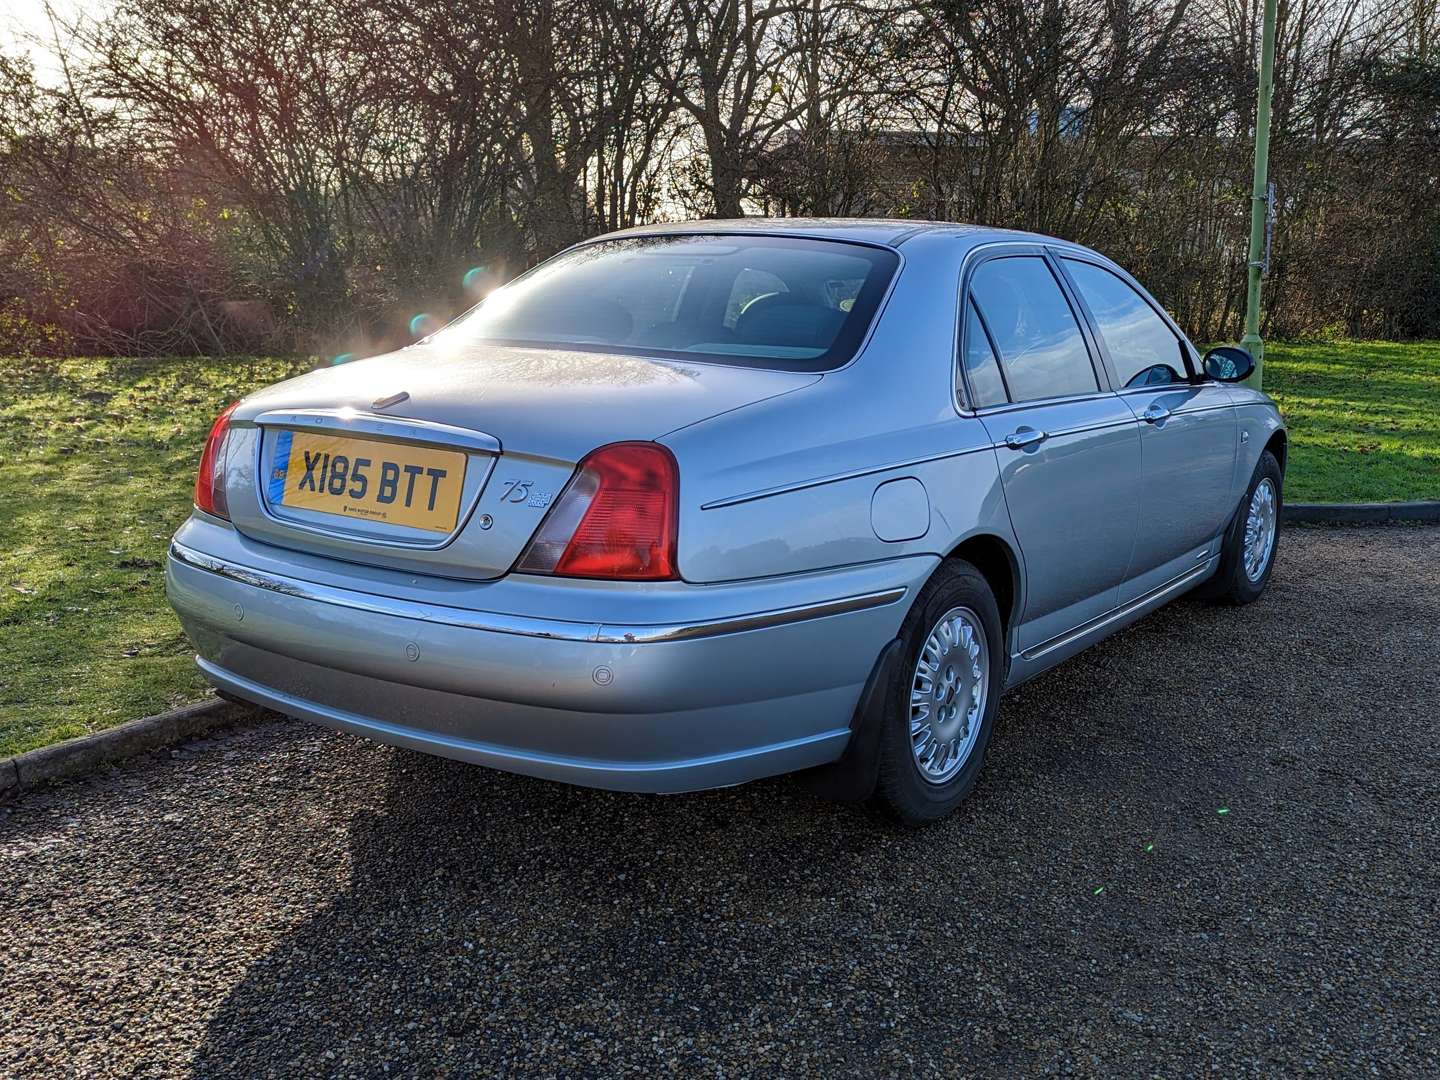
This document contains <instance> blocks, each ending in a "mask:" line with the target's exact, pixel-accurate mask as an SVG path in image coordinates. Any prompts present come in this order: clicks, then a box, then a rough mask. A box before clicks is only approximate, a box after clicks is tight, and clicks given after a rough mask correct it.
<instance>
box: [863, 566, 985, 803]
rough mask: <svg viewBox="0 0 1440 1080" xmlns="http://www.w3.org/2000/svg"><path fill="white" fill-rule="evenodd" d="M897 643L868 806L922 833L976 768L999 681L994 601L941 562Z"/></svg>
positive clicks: (972, 576)
mask: <svg viewBox="0 0 1440 1080" xmlns="http://www.w3.org/2000/svg"><path fill="white" fill-rule="evenodd" d="M899 638H900V642H901V652H900V658H899V662H898V663H897V664H896V665H895V669H894V674H893V676H892V685H891V686H890V687H889V688H888V690H887V694H886V703H885V708H884V712H883V714H882V720H881V732H880V770H879V779H878V782H877V784H876V799H877V801H878V802H879V803H880V805H881V807H882V808H883V809H885V810H886V811H888V812H889V813H890V814H891V815H892V816H893V817H895V818H897V819H898V820H900V821H901V822H903V823H905V824H906V825H912V826H913V825H923V824H926V823H927V822H931V821H938V820H939V819H940V818H942V817H944V816H945V815H947V814H949V813H950V812H951V811H952V810H954V809H955V807H957V806H959V805H960V803H961V802H962V801H963V800H964V799H965V797H966V796H967V795H969V794H970V792H971V791H972V790H974V788H975V779H976V777H977V776H978V775H979V774H980V769H981V766H983V765H984V763H985V750H986V747H987V745H988V744H989V742H990V732H991V729H992V728H993V727H994V725H995V713H996V710H997V709H998V707H999V703H1000V693H1001V691H1002V689H1003V687H1004V675H1005V653H1004V649H1005V643H1004V634H1003V632H1002V629H1001V623H1000V609H999V607H998V606H997V605H996V603H995V594H994V592H992V591H991V589H990V586H989V584H988V583H987V582H986V580H985V578H984V576H983V575H982V574H981V573H980V571H978V570H976V569H975V567H973V566H971V565H970V564H969V563H967V562H963V561H960V560H953V561H949V562H945V563H942V564H941V565H940V567H939V569H938V570H936V571H935V573H934V575H933V576H932V577H931V578H930V580H929V581H928V582H926V583H925V587H924V588H923V589H921V590H920V595H919V596H918V597H917V598H916V600H915V604H914V606H913V607H912V608H911V609H910V613H909V614H908V615H906V616H905V621H904V623H902V624H901V627H900V634H899Z"/></svg>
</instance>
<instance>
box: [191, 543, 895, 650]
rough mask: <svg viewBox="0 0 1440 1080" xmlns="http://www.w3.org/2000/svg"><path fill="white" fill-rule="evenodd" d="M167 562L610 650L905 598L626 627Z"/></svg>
mask: <svg viewBox="0 0 1440 1080" xmlns="http://www.w3.org/2000/svg"><path fill="white" fill-rule="evenodd" d="M170 557H171V558H172V559H174V560H175V561H176V562H179V563H183V564H185V565H186V566H193V567H195V568H196V569H197V570H204V571H206V572H207V573H211V574H218V575H220V576H221V577H226V578H229V579H231V580H232V581H238V582H240V583H241V584H243V585H249V586H250V587H251V588H255V589H265V590H267V591H268V592H275V593H281V594H283V595H285V596H294V597H298V598H300V599H302V600H312V601H314V602H316V603H320V604H333V605H335V606H336V607H344V608H351V609H353V610H356V611H369V612H373V613H375V614H377V615H393V616H395V617H397V618H402V619H418V620H420V621H422V622H430V623H438V624H440V625H443V626H457V627H461V628H463V629H467V630H481V631H486V632H489V633H494V634H518V635H521V636H523V637H537V638H553V639H559V640H562V641H590V642H601V643H605V644H613V645H631V644H637V645H638V644H648V643H651V642H664V641H686V640H691V639H694V638H702V637H714V636H716V635H719V634H738V633H743V632H744V631H746V630H762V629H766V628H768V627H772V626H783V625H784V624H786V623H794V622H803V621H805V620H808V619H823V618H825V617H826V616H827V615H844V614H848V613H849V612H852V611H863V610H865V609H866V608H872V607H881V606H884V605H886V604H893V603H895V601H897V600H899V599H900V598H901V597H903V596H904V595H905V593H906V589H905V588H903V587H900V588H894V589H884V590H882V591H880V592H871V593H863V594H861V595H859V596H846V597H842V598H840V599H838V600H825V601H821V602H819V603H814V604H802V605H799V606H797V607H789V608H779V609H776V610H772V611H758V612H754V613H751V614H748V615H736V616H732V617H728V618H723V619H707V620H702V621H698V622H690V623H660V624H639V625H633V626H626V625H606V624H601V623H591V622H574V621H570V620H566V619H547V618H542V617H539V616H533V615H508V614H505V613H503V612H494V611H468V610H466V609H464V608H456V607H448V606H446V605H443V604H427V603H423V602H420V601H415V600H402V599H398V598H394V597H387V596H379V595H375V594H371V593H362V592H355V591H353V590H350V589H337V588H335V587H333V586H330V585H318V584H316V583H314V582H309V581H297V580H295V579H294V578H285V577H280V576H278V575H275V574H268V573H265V572H264V571H261V570H254V569H252V568H250V567H248V566H241V565H240V564H238V563H234V562H231V561H230V560H228V559H220V558H216V557H215V556H213V555H206V554H205V553H204V552H201V551H196V550H195V549H194V548H189V547H186V546H185V545H184V544H181V543H179V542H178V541H173V540H172V541H171V542H170Z"/></svg>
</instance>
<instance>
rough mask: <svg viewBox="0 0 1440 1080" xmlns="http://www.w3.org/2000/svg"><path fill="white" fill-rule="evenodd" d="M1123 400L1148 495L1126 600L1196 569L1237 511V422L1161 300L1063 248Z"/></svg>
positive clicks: (1066, 267)
mask: <svg viewBox="0 0 1440 1080" xmlns="http://www.w3.org/2000/svg"><path fill="white" fill-rule="evenodd" d="M1058 261H1059V265H1060V266H1061V268H1062V269H1063V270H1064V271H1065V273H1066V274H1067V275H1068V277H1069V280H1070V282H1071V283H1072V285H1073V286H1074V291H1075V293H1076V295H1077V296H1078V298H1079V300H1080V302H1081V308H1082V310H1083V311H1084V312H1085V313H1086V314H1087V315H1088V317H1089V319H1090V323H1091V326H1092V327H1093V330H1094V334H1095V337H1096V340H1097V342H1098V344H1099V346H1100V351H1101V355H1102V356H1103V357H1104V358H1105V360H1106V363H1107V366H1108V369H1109V373H1110V376H1111V378H1112V379H1113V381H1114V383H1115V386H1116V388H1117V390H1118V392H1119V394H1120V397H1121V398H1122V399H1123V400H1124V401H1125V403H1126V404H1127V405H1128V406H1129V408H1130V410H1131V411H1132V412H1133V413H1134V414H1135V417H1136V418H1137V419H1138V420H1139V421H1140V426H1139V431H1140V450H1141V475H1142V481H1141V482H1142V494H1141V501H1140V526H1139V529H1138V530H1137V532H1136V537H1135V553H1134V556H1133V558H1132V560H1131V564H1130V568H1129V570H1128V572H1127V573H1126V578H1127V582H1126V585H1125V586H1124V587H1123V588H1122V591H1121V601H1122V602H1124V601H1125V600H1127V599H1130V598H1132V597H1134V596H1139V595H1141V594H1143V593H1146V592H1148V591H1150V590H1151V589H1153V588H1156V587H1157V586H1159V585H1163V584H1164V583H1166V582H1167V581H1170V580H1171V579H1173V578H1176V577H1179V576H1180V575H1181V574H1184V573H1186V572H1187V571H1189V570H1190V569H1191V568H1192V567H1193V566H1194V564H1195V562H1196V561H1197V558H1198V559H1203V558H1204V556H1205V555H1206V554H1207V553H1208V551H1209V549H1210V548H1209V545H1210V542H1211V541H1213V540H1214V539H1215V538H1216V536H1218V534H1219V533H1220V532H1221V530H1222V529H1223V528H1224V527H1225V523H1226V520H1227V519H1228V517H1229V515H1230V512H1231V511H1232V510H1233V509H1234V506H1233V501H1234V500H1233V495H1232V492H1231V484H1232V480H1233V474H1234V469H1235V453H1236V438H1237V433H1236V423H1235V413H1234V410H1233V408H1232V407H1231V402H1230V394H1229V391H1228V390H1227V389H1226V388H1225V387H1224V386H1223V385H1222V384H1221V383H1217V382H1210V381H1203V382H1202V381H1198V380H1196V379H1195V371H1194V366H1193V365H1194V358H1193V356H1192V354H1191V350H1190V347H1189V345H1188V343H1186V342H1185V341H1184V340H1183V339H1182V337H1181V336H1180V334H1179V333H1178V331H1176V330H1175V328H1174V327H1173V325H1172V324H1171V323H1170V322H1169V320H1168V319H1166V318H1165V317H1164V316H1163V315H1162V314H1161V313H1160V311H1159V309H1158V308H1157V306H1156V305H1155V304H1154V303H1153V301H1151V300H1150V299H1149V298H1148V297H1147V296H1145V295H1144V294H1143V293H1142V292H1141V291H1140V290H1139V289H1138V288H1136V287H1135V286H1134V285H1133V284H1132V283H1131V282H1129V281H1127V280H1126V279H1125V278H1124V277H1122V276H1121V275H1120V274H1118V273H1116V272H1115V271H1114V270H1113V269H1111V268H1109V267H1107V266H1104V265H1103V264H1101V263H1100V262H1098V261H1092V260H1089V259H1084V258H1078V257H1074V256H1071V255H1070V254H1068V253H1067V254H1065V255H1064V256H1063V257H1062V258H1060V259H1059V260H1058Z"/></svg>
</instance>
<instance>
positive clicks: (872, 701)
mask: <svg viewBox="0 0 1440 1080" xmlns="http://www.w3.org/2000/svg"><path fill="white" fill-rule="evenodd" d="M900 644H901V643H900V639H899V638H896V639H895V640H894V641H892V642H890V644H888V645H886V646H885V648H883V649H881V650H880V655H879V656H878V657H877V658H876V660H875V666H874V667H873V668H871V670H870V678H869V679H868V680H867V681H866V683H865V689H864V690H862V691H861V692H860V700H859V702H858V703H857V704H856V706H855V715H854V716H853V717H851V719H850V741H849V743H847V744H846V746H845V753H844V754H842V755H841V756H840V760H839V761H834V762H831V763H830V764H829V765H819V766H816V767H815V768H813V769H806V770H805V771H804V772H801V773H796V774H795V779H796V780H797V781H799V783H800V785H801V786H802V787H804V788H805V790H807V791H809V792H810V793H811V794H812V795H819V796H820V797H821V798H824V799H833V800H835V801H836V802H864V801H865V800H866V799H868V798H869V797H870V796H871V795H873V794H874V793H875V782H876V779H877V778H878V777H879V775H880V732H881V729H882V727H883V725H884V723H885V701H886V698H887V697H888V695H889V694H891V693H893V692H894V685H893V684H894V681H895V670H896V668H897V667H898V665H899V659H900V652H901V649H900Z"/></svg>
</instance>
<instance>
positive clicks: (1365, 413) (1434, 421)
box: [1265, 341, 1440, 502]
mask: <svg viewBox="0 0 1440 1080" xmlns="http://www.w3.org/2000/svg"><path fill="white" fill-rule="evenodd" d="M1265 390H1266V392H1267V393H1269V394H1270V396H1271V397H1273V398H1274V399H1275V400H1276V401H1277V402H1279V404H1280V411H1281V412H1282V413H1284V414H1285V423H1286V424H1287V425H1288V427H1289V429H1290V462H1289V465H1288V467H1287V469H1286V474H1285V497H1286V498H1287V499H1288V500H1290V501H1291V502H1395V501H1399V500H1408V499H1440V342H1436V341H1427V342H1418V343H1417V342H1406V343H1403V344H1396V343H1392V342H1383V341H1350V342H1339V343H1320V344H1306V345H1280V344H1277V345H1267V346H1266V348H1265Z"/></svg>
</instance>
